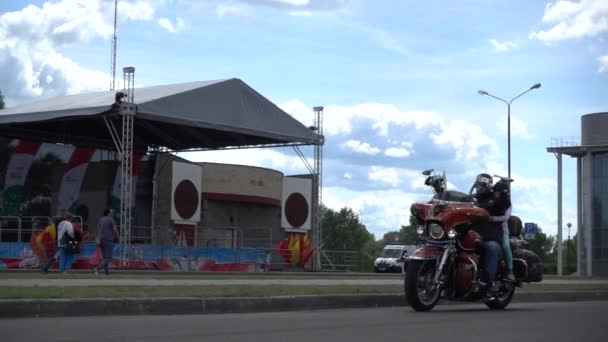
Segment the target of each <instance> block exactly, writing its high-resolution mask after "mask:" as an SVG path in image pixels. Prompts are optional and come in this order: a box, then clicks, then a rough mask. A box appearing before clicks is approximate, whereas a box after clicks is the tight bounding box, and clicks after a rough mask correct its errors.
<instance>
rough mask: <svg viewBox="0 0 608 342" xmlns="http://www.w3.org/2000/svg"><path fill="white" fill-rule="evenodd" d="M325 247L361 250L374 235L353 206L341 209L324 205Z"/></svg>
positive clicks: (372, 239) (338, 249) (329, 248)
mask: <svg viewBox="0 0 608 342" xmlns="http://www.w3.org/2000/svg"><path fill="white" fill-rule="evenodd" d="M321 210H322V213H323V249H325V250H334V251H361V250H363V248H364V247H365V246H366V244H368V243H369V242H370V241H374V236H373V235H372V234H371V233H370V232H368V231H367V228H366V227H365V225H364V224H363V223H361V221H360V220H359V215H357V214H356V213H355V212H354V211H353V210H352V209H351V208H347V207H345V208H342V209H340V211H334V210H332V209H329V208H326V207H322V208H321Z"/></svg>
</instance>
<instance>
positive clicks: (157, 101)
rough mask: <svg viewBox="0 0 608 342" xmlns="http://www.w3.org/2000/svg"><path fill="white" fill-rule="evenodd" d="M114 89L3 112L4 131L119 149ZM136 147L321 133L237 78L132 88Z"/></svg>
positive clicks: (202, 145) (273, 140)
mask: <svg viewBox="0 0 608 342" xmlns="http://www.w3.org/2000/svg"><path fill="white" fill-rule="evenodd" d="M115 94H116V92H115V91H105V92H96V93H86V94H78V95H70V96H61V97H55V98H50V99H47V100H42V101H38V102H33V103H29V104H25V105H22V106H18V107H14V108H8V109H4V110H1V111H0V136H6V137H9V138H17V139H34V140H39V141H46V142H55V143H65V144H71V145H77V146H88V147H96V148H105V149H111V150H114V149H115V146H114V142H113V140H112V137H111V135H110V133H109V131H108V128H107V127H106V124H105V122H104V119H103V117H107V118H109V119H110V120H112V122H113V123H114V125H115V126H116V127H117V128H118V130H119V133H120V128H121V127H122V126H121V122H122V121H121V117H120V115H119V114H118V110H117V106H115V105H113V104H114V103H115ZM134 99H135V103H136V104H137V114H136V116H135V132H134V142H133V147H134V149H135V150H138V151H145V150H147V149H148V148H155V147H165V148H169V149H171V150H175V151H183V150H187V149H202V150H204V149H222V148H233V147H234V148H238V147H251V146H263V145H266V146H274V145H310V144H317V143H321V141H322V137H321V136H320V135H318V134H315V133H314V132H313V131H311V130H310V129H309V128H307V127H306V126H304V125H303V124H301V123H300V122H299V121H297V120H295V119H294V118H292V117H291V116H290V115H289V114H287V113H285V112H284V111H283V110H281V109H280V108H279V107H277V106H276V105H275V104H274V103H272V102H270V101H269V100H268V99H266V98H265V97H263V96H262V95H260V94H259V93H258V92H256V91H255V90H254V89H253V88H251V87H250V86H248V85H247V84H245V83H244V82H243V81H241V80H240V79H236V78H232V79H225V80H217V81H204V82H192V83H182V84H171V85H162V86H154V87H144V88H136V89H135V96H134Z"/></svg>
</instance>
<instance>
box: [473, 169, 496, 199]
mask: <svg viewBox="0 0 608 342" xmlns="http://www.w3.org/2000/svg"><path fill="white" fill-rule="evenodd" d="M492 182H493V180H492V176H490V175H489V174H487V173H480V174H478V175H477V177H476V178H475V184H474V185H473V187H474V188H475V190H476V192H477V195H482V194H485V193H488V192H490V191H492Z"/></svg>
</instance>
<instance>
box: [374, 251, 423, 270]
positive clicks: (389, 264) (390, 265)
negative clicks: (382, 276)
mask: <svg viewBox="0 0 608 342" xmlns="http://www.w3.org/2000/svg"><path fill="white" fill-rule="evenodd" d="M415 250H416V246H414V245H386V246H384V249H382V252H381V253H380V255H379V256H378V257H377V258H376V261H374V272H376V273H380V272H392V273H403V272H404V271H405V267H407V264H406V263H405V259H404V258H405V257H406V256H407V255H409V254H412V253H414V251H415Z"/></svg>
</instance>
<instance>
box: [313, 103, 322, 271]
mask: <svg viewBox="0 0 608 342" xmlns="http://www.w3.org/2000/svg"><path fill="white" fill-rule="evenodd" d="M313 109H314V112H315V125H314V128H315V130H316V133H317V134H318V135H320V136H321V140H320V141H319V143H318V144H315V147H314V149H315V151H314V170H313V171H314V176H315V179H316V182H314V184H315V186H314V188H313V196H314V202H315V203H314V208H315V210H314V218H313V220H314V221H313V227H314V233H313V239H312V240H313V241H312V242H313V246H316V248H319V252H320V248H321V246H322V245H323V213H322V212H321V205H322V204H323V145H324V144H325V138H324V137H323V107H321V106H318V107H314V108H313ZM312 262H313V269H314V270H316V271H320V270H321V253H315V254H314V257H313V260H312Z"/></svg>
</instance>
